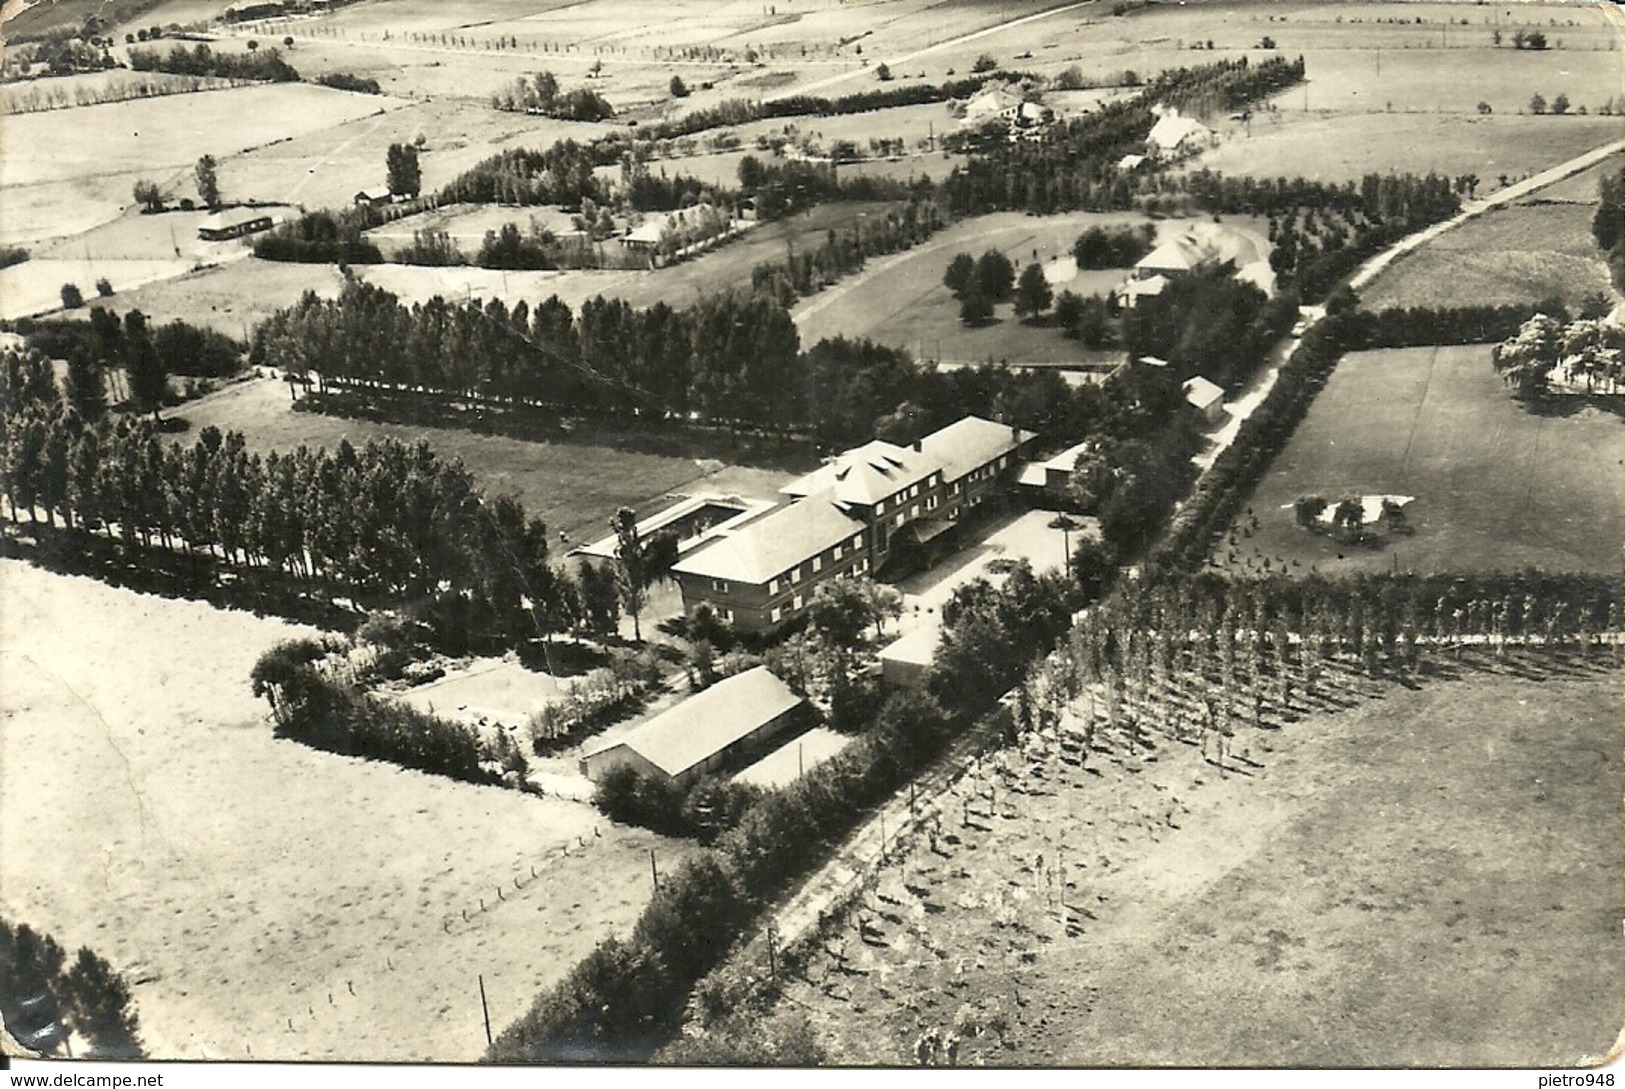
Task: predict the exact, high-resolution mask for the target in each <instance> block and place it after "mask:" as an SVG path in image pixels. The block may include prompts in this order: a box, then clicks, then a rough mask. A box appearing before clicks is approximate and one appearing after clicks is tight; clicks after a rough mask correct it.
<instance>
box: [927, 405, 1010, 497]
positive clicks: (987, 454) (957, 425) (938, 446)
mask: <svg viewBox="0 0 1625 1089" xmlns="http://www.w3.org/2000/svg"><path fill="white" fill-rule="evenodd" d="M1032 439H1033V433H1032V432H1031V431H1022V430H1020V429H1019V428H1014V427H1011V426H1010V425H1008V424H1001V423H994V422H993V421H992V420H984V419H982V418H981V417H980V416H966V417H965V418H964V419H961V420H957V421H955V422H954V423H951V424H949V425H948V426H947V427H944V428H942V429H941V430H940V431H933V432H932V433H931V434H929V435H927V436H926V437H925V438H923V439H921V440H920V449H921V452H923V453H924V454H925V455H926V456H927V457H929V458H935V459H936V460H937V461H938V462H940V463H941V465H942V479H943V481H944V482H947V481H951V480H958V479H959V478H960V477H962V476H964V475H965V474H966V473H968V472H970V471H971V470H972V469H978V468H980V467H982V466H983V465H986V464H988V463H989V462H992V461H994V460H996V459H997V458H999V457H1000V456H1002V455H1004V454H1009V453H1013V452H1015V451H1016V450H1018V449H1020V448H1021V447H1022V446H1023V445H1024V444H1025V443H1028V442H1030V441H1032Z"/></svg>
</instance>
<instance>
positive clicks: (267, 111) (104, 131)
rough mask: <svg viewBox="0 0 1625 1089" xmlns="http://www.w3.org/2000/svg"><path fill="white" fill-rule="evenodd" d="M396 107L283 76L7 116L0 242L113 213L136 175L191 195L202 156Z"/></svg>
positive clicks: (86, 225) (36, 236)
mask: <svg viewBox="0 0 1625 1089" xmlns="http://www.w3.org/2000/svg"><path fill="white" fill-rule="evenodd" d="M397 105H399V103H396V102H395V101H394V100H391V99H388V98H380V97H379V96H377V95H363V94H352V93H350V92H348V91H334V90H331V89H329V88H326V87H313V86H310V85H308V84H302V83H278V84H264V85H258V86H251V87H234V88H231V89H229V90H222V91H199V92H195V93H192V94H184V95H168V96H166V97H163V98H145V99H135V100H132V101H128V102H113V103H108V104H106V105H101V106H83V107H76V108H74V109H72V110H51V111H49V112H46V113H31V114H21V115H18V116H15V117H8V118H6V121H5V126H6V139H5V151H4V154H0V209H3V210H0V241H3V242H7V243H11V242H30V241H39V240H44V239H48V238H59V237H61V236H63V235H69V234H77V233H79V232H80V231H84V230H88V229H90V228H91V227H94V226H96V225H97V224H100V223H104V222H107V221H108V220H111V219H114V218H116V217H117V216H118V215H119V213H121V212H122V211H123V210H124V209H125V208H127V207H128V206H130V205H131V204H133V203H134V200H133V198H132V197H131V190H132V189H133V187H134V185H135V183H136V182H137V181H143V180H147V181H152V182H155V183H157V184H158V185H159V186H161V187H164V188H167V189H168V190H170V192H171V193H172V194H173V195H174V196H177V197H178V196H184V195H192V194H193V193H194V182H193V179H192V167H193V164H195V163H196V162H197V159H198V157H199V156H202V155H213V156H215V157H216V158H217V159H219V160H221V161H226V160H227V159H228V157H230V156H234V155H237V154H240V153H242V152H244V151H248V150H251V149H253V148H256V147H260V146H262V145H265V144H269V143H271V142H273V141H279V140H286V139H289V138H291V137H294V136H299V135H303V134H306V133H312V132H317V131H319V130H322V129H327V128H331V127H332V126H334V125H340V124H342V123H343V122H345V121H351V120H355V119H356V118H360V117H366V116H368V115H371V114H375V113H380V112H385V111H387V110H388V109H390V108H392V107H394V106H397ZM382 168H383V167H382V158H381V153H380V160H379V166H378V169H379V170H380V171H381V170H382ZM222 188H223V192H224V194H225V196H226V197H227V198H228V199H243V198H245V197H246V196H247V194H238V193H234V192H233V191H232V190H231V188H230V185H229V183H228V181H227V179H226V178H224V177H223V178H222ZM267 199H281V198H273V197H271V196H268V197H267Z"/></svg>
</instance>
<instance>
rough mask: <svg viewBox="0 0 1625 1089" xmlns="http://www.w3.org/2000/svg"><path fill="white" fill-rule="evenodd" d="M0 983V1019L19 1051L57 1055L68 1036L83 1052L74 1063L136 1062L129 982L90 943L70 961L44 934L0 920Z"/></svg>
mask: <svg viewBox="0 0 1625 1089" xmlns="http://www.w3.org/2000/svg"><path fill="white" fill-rule="evenodd" d="M0 980H5V986H4V987H0V1015H3V1019H4V1021H5V1025H6V1028H7V1030H8V1031H9V1032H10V1033H11V1035H13V1036H15V1037H16V1038H17V1040H18V1041H19V1042H21V1043H22V1044H23V1046H24V1047H27V1048H30V1049H31V1050H33V1051H37V1052H39V1053H40V1054H42V1055H45V1056H47V1057H56V1056H60V1055H61V1054H62V1053H63V1052H64V1051H65V1050H67V1047H68V1038H69V1034H70V1033H71V1034H72V1035H74V1036H77V1037H79V1038H80V1039H81V1040H82V1041H84V1042H85V1043H87V1044H88V1045H89V1048H90V1050H89V1053H88V1054H85V1053H83V1052H81V1053H79V1054H76V1055H74V1056H73V1057H74V1058H79V1059H85V1058H91V1059H111V1060H130V1059H139V1058H142V1051H141V1041H140V1038H139V1036H138V1035H137V1029H138V1027H139V1018H138V1017H137V1016H136V1012H135V1006H134V1003H133V1002H132V1000H131V995H130V985H129V984H128V983H126V982H125V980H124V977H123V976H121V975H119V974H118V973H117V972H115V971H114V970H113V967H112V965H110V964H108V963H107V961H106V960H104V959H103V958H102V957H100V956H98V955H97V954H96V953H94V952H92V951H91V949H90V947H89V946H83V947H81V948H80V950H79V952H78V954H77V955H76V956H75V957H74V959H73V962H72V963H71V964H70V963H69V962H68V955H67V952H66V950H64V949H63V948H62V947H61V946H60V945H58V944H57V943H56V941H55V940H54V939H52V938H51V936H50V935H48V934H41V933H40V932H38V931H37V930H34V929H33V928H32V927H30V926H28V925H27V924H26V923H18V924H16V925H13V924H11V923H10V922H7V921H6V920H5V919H0Z"/></svg>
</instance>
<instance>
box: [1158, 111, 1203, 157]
mask: <svg viewBox="0 0 1625 1089" xmlns="http://www.w3.org/2000/svg"><path fill="white" fill-rule="evenodd" d="M1213 141H1214V135H1213V130H1212V129H1210V128H1208V127H1207V126H1206V125H1204V124H1202V122H1200V121H1198V120H1196V118H1194V117H1185V116H1183V115H1182V114H1181V113H1180V112H1179V110H1178V109H1177V108H1174V107H1169V108H1167V109H1165V110H1163V111H1162V116H1160V117H1158V118H1157V123H1156V124H1154V125H1152V126H1151V132H1150V133H1149V134H1148V135H1147V136H1146V138H1145V146H1146V153H1147V154H1148V155H1150V156H1151V157H1153V158H1156V159H1161V160H1164V161H1167V160H1171V159H1182V158H1184V157H1185V156H1187V155H1194V154H1196V153H1197V152H1198V151H1201V150H1202V149H1203V148H1206V147H1210V146H1212V144H1213Z"/></svg>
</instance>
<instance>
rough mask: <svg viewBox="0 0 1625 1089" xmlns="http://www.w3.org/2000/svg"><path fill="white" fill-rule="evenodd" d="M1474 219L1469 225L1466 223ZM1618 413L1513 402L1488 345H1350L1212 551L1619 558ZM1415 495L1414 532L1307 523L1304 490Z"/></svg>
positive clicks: (1307, 558)
mask: <svg viewBox="0 0 1625 1089" xmlns="http://www.w3.org/2000/svg"><path fill="white" fill-rule="evenodd" d="M1464 229H1465V228H1464ZM1621 438H1622V436H1621V427H1620V421H1619V418H1618V417H1617V416H1615V415H1613V414H1611V413H1608V412H1604V411H1602V410H1601V409H1597V408H1581V409H1578V410H1575V411H1573V412H1572V414H1567V415H1565V414H1562V413H1561V412H1546V413H1543V412H1540V411H1535V410H1532V409H1531V408H1527V407H1525V406H1524V405H1522V404H1520V403H1518V402H1516V401H1514V400H1513V399H1512V397H1511V396H1510V394H1509V393H1508V392H1507V390H1506V389H1505V388H1504V387H1503V386H1502V384H1501V380H1500V379H1499V378H1498V377H1497V376H1496V374H1495V372H1494V371H1493V370H1492V369H1491V367H1490V360H1489V348H1488V346H1487V345H1469V346H1466V347H1446V348H1405V349H1390V350H1385V351H1372V352H1351V353H1349V354H1348V355H1347V356H1345V357H1344V358H1343V360H1342V362H1340V363H1339V364H1338V365H1337V368H1336V369H1335V370H1334V371H1333V372H1332V376H1331V379H1330V381H1329V382H1328V383H1327V385H1326V388H1325V389H1324V390H1323V391H1321V393H1320V394H1319V396H1317V397H1316V398H1315V401H1314V404H1313V405H1312V406H1311V407H1310V409H1309V414H1308V415H1307V416H1306V417H1305V418H1304V420H1303V422H1302V423H1300V424H1299V425H1298V429H1297V431H1296V432H1295V433H1294V434H1293V436H1292V439H1291V441H1290V442H1288V443H1287V446H1286V448H1285V449H1284V450H1282V451H1281V453H1280V454H1278V455H1277V456H1276V458H1275V461H1274V464H1273V465H1272V466H1271V468H1270V470H1269V472H1268V473H1267V474H1266V475H1265V477H1264V480H1263V481H1262V483H1260V484H1259V486H1258V488H1257V489H1256V490H1255V491H1254V493H1253V495H1252V497H1251V499H1250V500H1249V501H1248V503H1249V505H1250V508H1251V511H1252V516H1253V517H1255V518H1257V519H1258V527H1257V528H1256V529H1249V526H1250V520H1249V519H1248V518H1247V516H1246V515H1245V514H1244V515H1243V516H1242V517H1241V518H1240V519H1238V523H1237V525H1236V526H1235V527H1234V528H1233V529H1232V531H1231V533H1230V535H1229V538H1228V539H1227V540H1222V541H1220V543H1219V544H1217V545H1216V546H1215V552H1214V556H1213V562H1215V563H1216V564H1217V565H1218V566H1219V567H1220V568H1221V569H1223V570H1226V571H1228V572H1230V573H1232V574H1243V575H1245V574H1252V573H1257V572H1259V571H1260V570H1262V569H1263V564H1264V562H1265V561H1266V560H1267V561H1268V562H1269V570H1273V571H1277V572H1279V571H1281V570H1283V569H1285V570H1287V571H1308V570H1310V569H1312V568H1313V569H1318V570H1319V571H1320V572H1321V573H1323V574H1338V573H1341V572H1357V571H1387V570H1391V569H1397V570H1401V571H1417V572H1422V573H1437V572H1449V571H1493V570H1501V571H1513V570H1518V569H1520V568H1523V567H1528V566H1533V567H1540V568H1544V569H1546V570H1551V571H1596V572H1617V571H1618V570H1619V557H1620V541H1622V540H1625V472H1622V471H1621V466H1622V456H1621V455H1622V454H1625V446H1622V443H1621ZM1348 494H1372V495H1375V494H1390V495H1410V496H1415V497H1416V501H1415V502H1414V503H1412V504H1411V505H1410V506H1409V507H1407V508H1406V515H1407V519H1408V521H1409V523H1410V526H1411V529H1412V531H1413V532H1412V533H1410V534H1409V535H1394V536H1390V537H1384V538H1383V539H1382V540H1381V543H1380V544H1379V545H1377V546H1361V545H1351V544H1347V543H1344V542H1342V541H1339V540H1338V539H1336V538H1334V537H1331V536H1328V535H1323V534H1317V533H1311V532H1310V531H1308V530H1306V529H1301V528H1299V526H1298V525H1297V524H1296V522H1295V520H1294V516H1293V511H1292V509H1291V504H1292V503H1293V501H1294V500H1295V499H1297V498H1298V497H1299V496H1302V495H1323V496H1325V497H1326V498H1327V499H1329V500H1330V501H1332V502H1336V501H1337V500H1338V499H1339V498H1341V497H1342V496H1343V495H1348Z"/></svg>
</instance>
